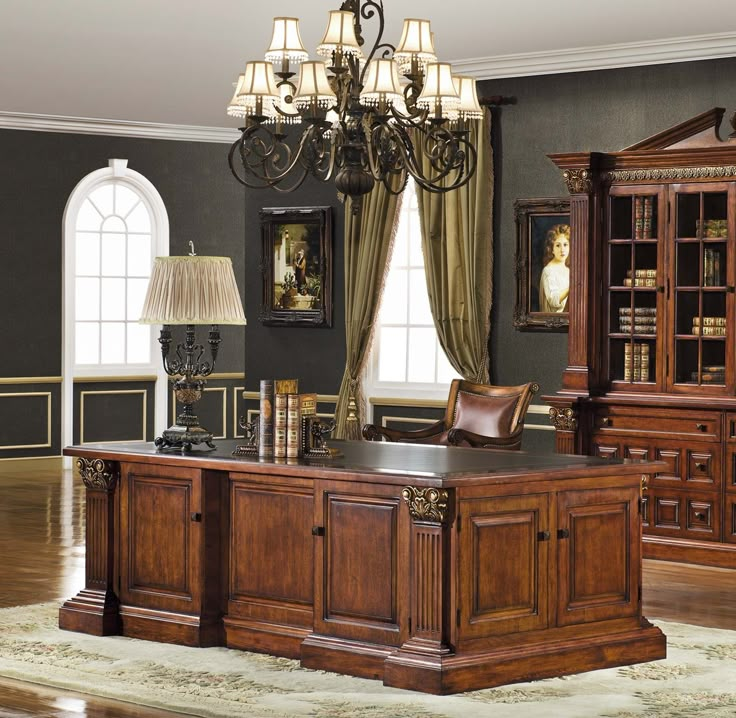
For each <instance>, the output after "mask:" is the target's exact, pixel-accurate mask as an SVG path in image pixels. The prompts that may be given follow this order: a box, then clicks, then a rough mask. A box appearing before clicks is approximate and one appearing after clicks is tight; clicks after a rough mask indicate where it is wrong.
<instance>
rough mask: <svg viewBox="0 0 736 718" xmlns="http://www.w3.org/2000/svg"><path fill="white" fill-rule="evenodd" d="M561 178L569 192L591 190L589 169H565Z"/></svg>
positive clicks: (585, 192)
mask: <svg viewBox="0 0 736 718" xmlns="http://www.w3.org/2000/svg"><path fill="white" fill-rule="evenodd" d="M562 178H563V179H564V180H565V184H566V185H567V189H568V191H569V192H570V194H590V193H591V192H592V191H593V180H592V178H591V173H590V171H589V170H565V171H564V172H563V173H562Z"/></svg>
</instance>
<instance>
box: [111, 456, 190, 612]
mask: <svg viewBox="0 0 736 718" xmlns="http://www.w3.org/2000/svg"><path fill="white" fill-rule="evenodd" d="M201 495H202V474H201V472H200V471H198V470H196V469H181V468H173V467H168V466H147V465H137V464H127V465H123V472H122V477H121V492H120V536H121V542H120V598H121V601H122V603H124V604H130V605H134V606H140V607H142V608H151V609H160V610H168V611H175V612H181V613H197V612H199V610H200V607H201V600H202V590H201V585H200V584H201V581H200V578H199V577H200V573H201V571H202V556H201V547H202V531H201V529H202V523H201V517H202V510H203V509H202V505H201V504H202V501H201Z"/></svg>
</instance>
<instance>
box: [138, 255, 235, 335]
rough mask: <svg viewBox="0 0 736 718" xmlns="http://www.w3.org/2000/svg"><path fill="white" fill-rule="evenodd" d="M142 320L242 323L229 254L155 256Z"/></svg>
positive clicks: (169, 322) (187, 322) (165, 322)
mask: <svg viewBox="0 0 736 718" xmlns="http://www.w3.org/2000/svg"><path fill="white" fill-rule="evenodd" d="M138 321H139V322H140V323H141V324H245V323H246V321H245V313H244V312H243V303H242V302H241V301H240V294H238V285H237V284H236V283H235V274H234V273H233V265H232V262H231V261H230V258H229V257H200V256H199V255H194V256H192V255H187V256H177V257H156V259H155V260H154V263H153V271H152V272H151V281H150V282H149V284H148V291H147V292H146V299H145V302H144V303H143V311H142V312H141V317H140V319H139V320H138Z"/></svg>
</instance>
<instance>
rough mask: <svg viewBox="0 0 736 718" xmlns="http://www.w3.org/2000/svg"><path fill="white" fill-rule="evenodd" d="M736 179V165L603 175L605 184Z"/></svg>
mask: <svg viewBox="0 0 736 718" xmlns="http://www.w3.org/2000/svg"><path fill="white" fill-rule="evenodd" d="M734 177H736V165H725V166H723V167H717V166H705V167H650V168H649V169H638V170H611V171H609V172H606V173H605V174H604V175H603V179H604V181H605V182H644V181H647V180H698V179H733V178H734ZM571 191H572V190H571Z"/></svg>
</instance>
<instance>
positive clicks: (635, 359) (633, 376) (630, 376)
mask: <svg viewBox="0 0 736 718" xmlns="http://www.w3.org/2000/svg"><path fill="white" fill-rule="evenodd" d="M624 381H649V344H647V343H646V342H631V343H626V344H625V345H624Z"/></svg>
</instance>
